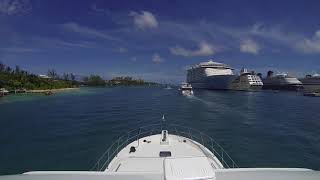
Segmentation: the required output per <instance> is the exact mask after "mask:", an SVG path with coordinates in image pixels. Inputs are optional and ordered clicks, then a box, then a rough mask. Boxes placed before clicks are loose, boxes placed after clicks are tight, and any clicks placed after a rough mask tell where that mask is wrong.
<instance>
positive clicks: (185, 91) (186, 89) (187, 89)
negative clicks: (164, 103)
mask: <svg viewBox="0 0 320 180" xmlns="http://www.w3.org/2000/svg"><path fill="white" fill-rule="evenodd" d="M180 91H181V94H182V95H185V96H191V95H193V90H192V86H191V84H188V83H182V84H181V87H180Z"/></svg>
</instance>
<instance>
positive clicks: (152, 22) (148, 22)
mask: <svg viewBox="0 0 320 180" xmlns="http://www.w3.org/2000/svg"><path fill="white" fill-rule="evenodd" d="M129 15H130V16H132V17H133V23H134V25H135V26H136V27H137V28H139V29H142V30H144V29H150V28H156V27H158V24H159V23H158V21H157V19H156V17H155V16H154V15H153V14H152V13H151V12H148V11H142V12H141V13H138V12H134V11H132V12H130V14H129Z"/></svg>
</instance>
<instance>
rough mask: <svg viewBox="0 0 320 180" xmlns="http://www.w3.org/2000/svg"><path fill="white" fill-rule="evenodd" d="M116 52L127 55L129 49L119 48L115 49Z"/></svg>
mask: <svg viewBox="0 0 320 180" xmlns="http://www.w3.org/2000/svg"><path fill="white" fill-rule="evenodd" d="M115 52H118V53H126V52H128V49H127V48H124V47H119V48H117V49H115Z"/></svg>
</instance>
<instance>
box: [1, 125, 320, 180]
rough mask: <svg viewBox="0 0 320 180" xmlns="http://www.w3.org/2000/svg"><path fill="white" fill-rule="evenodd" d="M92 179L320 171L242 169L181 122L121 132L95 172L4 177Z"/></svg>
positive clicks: (262, 177) (256, 176) (257, 179)
mask: <svg viewBox="0 0 320 180" xmlns="http://www.w3.org/2000/svg"><path fill="white" fill-rule="evenodd" d="M248 156H250V154H248ZM265 158H268V157H267V155H266V157H265ZM87 179H90V180H120V179H121V180H267V179H268V180H269V179H272V180H319V179H320V172H319V171H315V170H311V169H304V168H240V167H238V165H237V164H236V163H235V162H234V160H232V159H231V157H230V156H229V155H228V154H227V153H226V152H225V150H223V148H222V147H221V146H220V145H219V144H217V143H216V141H215V140H214V139H212V138H211V137H209V136H207V135H205V134H204V133H202V132H200V131H198V130H195V129H192V128H187V127H183V126H180V125H173V124H171V125H163V124H157V125H149V126H145V127H141V128H139V129H136V130H133V131H129V132H127V133H126V134H124V135H123V136H121V137H120V138H119V139H117V140H116V141H115V143H113V144H112V145H111V146H110V147H109V148H108V149H107V151H105V152H104V153H103V155H102V157H101V158H100V159H99V160H98V161H97V163H96V164H95V165H94V166H93V167H92V170H91V171H33V172H27V173H23V174H20V175H6V176H0V180H87Z"/></svg>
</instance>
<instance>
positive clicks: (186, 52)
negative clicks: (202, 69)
mask: <svg viewBox="0 0 320 180" xmlns="http://www.w3.org/2000/svg"><path fill="white" fill-rule="evenodd" d="M216 51H217V49H216V48H215V47H214V46H212V45H211V44H208V43H206V42H201V43H199V49H196V50H192V49H186V48H183V47H180V46H176V47H172V48H170V52H171V53H172V54H174V55H180V56H185V57H191V56H209V55H213V54H215V53H216Z"/></svg>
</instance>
